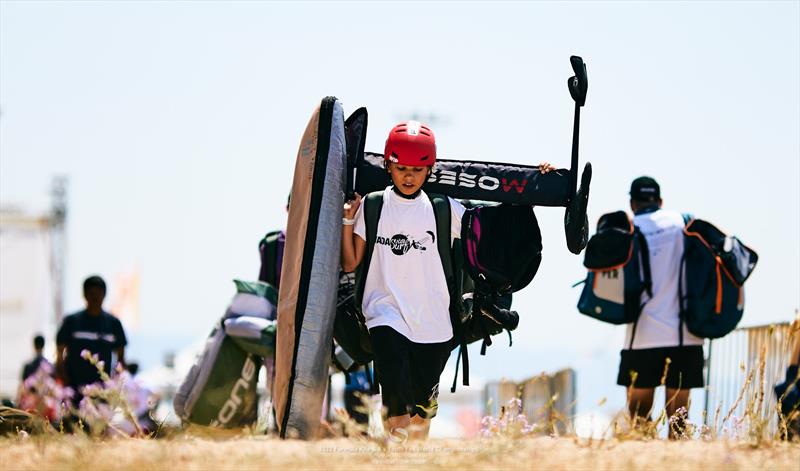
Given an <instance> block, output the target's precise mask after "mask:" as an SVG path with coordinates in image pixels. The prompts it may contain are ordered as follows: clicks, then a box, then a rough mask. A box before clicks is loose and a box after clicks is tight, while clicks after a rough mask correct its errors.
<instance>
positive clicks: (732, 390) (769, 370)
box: [704, 322, 791, 433]
mask: <svg viewBox="0 0 800 471" xmlns="http://www.w3.org/2000/svg"><path fill="white" fill-rule="evenodd" d="M789 326H790V324H789V323H788V322H783V323H779V324H773V325H762V326H755V327H743V328H739V329H736V330H735V331H733V332H731V333H730V334H728V335H727V336H725V337H723V338H721V339H717V340H713V341H709V342H707V344H706V352H708V358H707V360H706V375H707V376H706V391H705V396H706V397H705V420H704V422H705V424H706V425H707V426H709V427H717V428H720V427H721V426H722V423H721V422H722V420H723V419H724V418H725V417H726V416H728V415H730V417H731V418H732V419H734V421H735V419H740V418H743V417H745V415H746V414H747V410H748V409H747V408H748V407H750V408H751V409H752V408H753V407H754V406H755V407H757V406H758V405H760V406H761V407H760V409H759V410H760V411H761V416H763V417H767V418H769V422H768V427H769V431H770V432H772V433H774V432H776V431H777V428H778V414H777V409H776V402H777V398H776V397H775V393H774V392H773V389H772V388H773V386H775V384H777V383H780V382H782V381H783V379H784V378H783V376H784V372H785V371H786V365H787V362H788V359H789V355H790V351H791V346H790V340H791V339H790V338H789V332H790V329H789ZM762 356H763V369H762V368H761V359H762ZM762 393H763V396H760V395H761V394H762ZM717 411H719V412H717ZM756 412H758V411H756ZM718 431H719V430H718Z"/></svg>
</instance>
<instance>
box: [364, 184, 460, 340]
mask: <svg viewBox="0 0 800 471" xmlns="http://www.w3.org/2000/svg"><path fill="white" fill-rule="evenodd" d="M363 207H364V205H363V204H362V205H361V207H359V209H358V213H357V214H356V223H355V227H354V228H353V232H354V233H355V234H356V235H358V236H359V237H361V238H362V239H364V240H366V224H365V222H364V211H363V210H362V209H363ZM464 211H465V209H464V206H462V205H461V203H459V202H458V201H455V200H453V199H452V198H450V221H451V222H450V240H451V241H452V240H453V239H458V238H460V237H461V217H462V216H463V215H464ZM361 307H362V312H363V313H364V317H365V319H366V321H367V328H370V329H371V328H373V327H376V326H379V325H385V326H389V327H391V328H393V329H394V330H396V331H397V332H399V333H401V334H402V335H404V336H405V337H406V338H408V339H409V340H411V341H412V342H416V343H438V342H446V341H447V340H450V339H451V338H452V337H453V327H452V325H451V324H450V312H449V307H450V294H449V293H448V291H447V281H446V280H445V277H444V270H443V269H442V260H441V258H440V257H439V251H438V248H437V243H436V218H435V216H434V214H433V205H432V204H431V201H430V199H429V198H428V195H426V194H425V193H424V192H420V194H419V195H418V196H417V197H416V198H414V199H413V200H409V199H405V198H402V197H400V196H398V195H397V194H395V193H394V190H392V188H391V187H389V188H386V190H384V192H383V209H382V210H381V217H380V220H379V221H378V229H377V239H376V241H375V248H374V250H373V252H372V258H371V260H370V264H369V272H368V273H367V280H366V283H365V285H364V299H363V302H362V306H361Z"/></svg>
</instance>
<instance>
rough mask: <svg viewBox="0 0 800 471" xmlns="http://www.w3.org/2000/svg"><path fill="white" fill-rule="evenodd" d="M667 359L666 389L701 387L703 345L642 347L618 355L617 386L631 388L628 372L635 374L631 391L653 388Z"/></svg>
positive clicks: (659, 378) (661, 373) (656, 384)
mask: <svg viewBox="0 0 800 471" xmlns="http://www.w3.org/2000/svg"><path fill="white" fill-rule="evenodd" d="M667 358H669V359H670V363H669V368H668V369H667V376H666V378H664V381H663V382H664V385H666V387H668V388H670V389H691V388H702V387H703V385H704V384H705V383H704V381H703V364H704V363H705V359H704V358H703V346H702V345H687V346H683V347H660V348H643V349H641V350H622V351H621V352H620V362H619V375H617V384H619V385H620V386H630V385H631V373H632V372H634V371H635V372H636V381H635V382H634V384H633V387H635V388H655V387H658V386H660V385H661V383H662V377H663V376H664V365H665V364H666V362H667Z"/></svg>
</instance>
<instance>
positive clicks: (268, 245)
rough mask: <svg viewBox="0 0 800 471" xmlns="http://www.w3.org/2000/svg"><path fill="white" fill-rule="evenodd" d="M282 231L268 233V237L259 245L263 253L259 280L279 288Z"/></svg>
mask: <svg viewBox="0 0 800 471" xmlns="http://www.w3.org/2000/svg"><path fill="white" fill-rule="evenodd" d="M280 235H281V231H272V232H268V233H267V235H265V236H264V238H263V239H261V242H259V243H258V250H259V252H261V273H260V274H259V280H260V281H265V282H267V283H269V284H271V285H273V286H278V284H279V282H280V280H278V279H277V277H278V239H279V238H280ZM264 262H266V263H264Z"/></svg>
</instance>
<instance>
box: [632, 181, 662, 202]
mask: <svg viewBox="0 0 800 471" xmlns="http://www.w3.org/2000/svg"><path fill="white" fill-rule="evenodd" d="M659 198H661V187H659V186H658V182H657V181H655V179H653V178H650V177H639V178H637V179H636V180H634V181H633V183H631V199H634V200H638V201H655V200H657V199H659Z"/></svg>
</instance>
